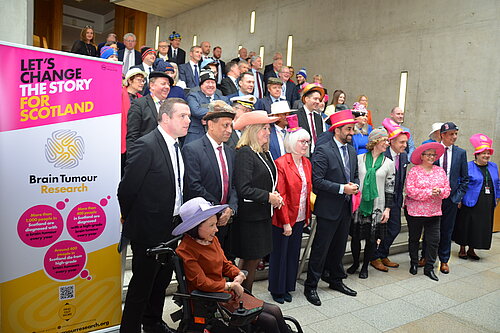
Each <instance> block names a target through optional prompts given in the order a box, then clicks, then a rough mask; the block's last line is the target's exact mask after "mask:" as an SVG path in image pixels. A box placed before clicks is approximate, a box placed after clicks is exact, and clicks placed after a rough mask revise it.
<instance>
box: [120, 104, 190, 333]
mask: <svg viewBox="0 0 500 333" xmlns="http://www.w3.org/2000/svg"><path fill="white" fill-rule="evenodd" d="M189 115H190V113H189V107H188V105H187V103H186V102H185V101H184V100H182V99H179V98H171V99H169V100H167V101H166V102H165V103H163V104H162V105H161V107H160V111H159V114H158V118H157V119H158V125H157V128H155V129H154V130H153V131H151V132H150V133H148V134H146V135H145V136H143V137H142V138H140V139H139V140H137V142H136V144H135V145H134V146H133V147H132V148H131V150H129V158H128V161H127V162H128V163H127V166H126V167H125V174H124V176H123V178H122V180H121V182H120V185H119V187H118V200H119V203H120V210H121V215H122V222H123V235H124V236H125V237H127V238H128V239H130V245H131V247H132V252H133V259H132V279H131V280H130V283H129V286H128V291H127V298H126V299H125V308H124V309H123V316H122V322H121V326H120V332H126V333H128V332H130V333H137V332H141V324H142V329H143V331H144V332H151V333H156V332H173V331H171V330H170V329H169V328H168V326H167V324H166V323H165V322H164V321H163V320H162V315H163V305H164V302H165V290H166V288H167V287H168V285H169V283H170V280H171V278H172V272H173V265H162V264H160V263H158V262H157V261H156V260H155V258H153V257H151V256H147V255H146V251H147V249H148V248H151V247H154V246H157V245H158V244H160V243H161V242H166V241H168V240H170V239H171V238H172V235H171V232H172V230H173V229H174V227H175V225H174V224H175V220H176V216H177V215H178V214H179V209H180V206H181V204H182V186H183V183H182V182H183V180H182V178H183V174H184V163H183V161H182V156H181V154H180V152H179V151H178V138H179V137H181V136H184V135H186V133H187V129H188V126H189V121H190V120H189Z"/></svg>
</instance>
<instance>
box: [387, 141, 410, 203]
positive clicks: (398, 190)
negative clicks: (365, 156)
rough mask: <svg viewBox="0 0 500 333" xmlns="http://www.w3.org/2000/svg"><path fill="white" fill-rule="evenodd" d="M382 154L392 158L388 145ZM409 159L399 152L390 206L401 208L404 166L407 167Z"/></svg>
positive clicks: (404, 177) (404, 175) (404, 174)
mask: <svg viewBox="0 0 500 333" xmlns="http://www.w3.org/2000/svg"><path fill="white" fill-rule="evenodd" d="M384 155H385V156H386V157H387V158H389V159H390V160H392V155H391V148H390V147H388V148H387V150H386V151H385V153H384ZM408 164H409V160H408V154H407V153H401V154H399V169H398V168H397V169H396V175H395V182H394V200H393V205H392V207H391V208H395V209H401V207H402V206H403V192H404V188H405V180H406V168H407V167H408Z"/></svg>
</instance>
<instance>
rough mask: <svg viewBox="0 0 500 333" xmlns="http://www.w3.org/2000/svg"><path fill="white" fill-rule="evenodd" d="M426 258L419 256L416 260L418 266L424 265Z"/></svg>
mask: <svg viewBox="0 0 500 333" xmlns="http://www.w3.org/2000/svg"><path fill="white" fill-rule="evenodd" d="M426 262H427V260H426V259H425V258H420V260H419V261H418V267H424V266H425V263H426Z"/></svg>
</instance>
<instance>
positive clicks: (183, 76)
mask: <svg viewBox="0 0 500 333" xmlns="http://www.w3.org/2000/svg"><path fill="white" fill-rule="evenodd" d="M199 77H200V66H199V65H198V79H199ZM179 80H181V81H184V82H185V83H186V86H187V87H188V88H194V87H198V86H199V85H198V84H196V82H195V81H194V73H193V69H192V68H191V63H190V62H189V61H188V62H187V63H185V64H182V65H179Z"/></svg>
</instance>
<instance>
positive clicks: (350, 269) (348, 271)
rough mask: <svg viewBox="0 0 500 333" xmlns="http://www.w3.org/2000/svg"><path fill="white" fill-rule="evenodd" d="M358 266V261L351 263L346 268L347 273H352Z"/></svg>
mask: <svg viewBox="0 0 500 333" xmlns="http://www.w3.org/2000/svg"><path fill="white" fill-rule="evenodd" d="M358 268H359V263H353V264H352V266H351V267H349V268H348V269H347V273H349V274H354V273H356V271H357V270H358Z"/></svg>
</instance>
